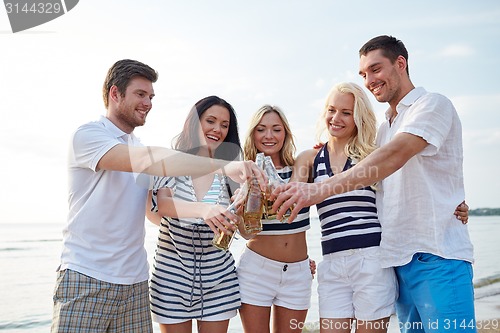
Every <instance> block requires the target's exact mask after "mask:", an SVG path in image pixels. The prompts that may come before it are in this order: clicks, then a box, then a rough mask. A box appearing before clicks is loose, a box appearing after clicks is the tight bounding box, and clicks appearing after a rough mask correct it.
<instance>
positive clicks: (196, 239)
mask: <svg viewBox="0 0 500 333" xmlns="http://www.w3.org/2000/svg"><path fill="white" fill-rule="evenodd" d="M162 187H169V188H171V189H173V191H174V198H177V199H182V200H186V201H191V202H196V201H197V199H196V195H195V192H194V188H193V183H192V180H191V177H189V176H185V177H184V176H183V177H162V178H155V183H154V186H153V209H154V210H157V204H156V199H157V198H156V192H157V190H158V189H159V188H162ZM202 202H205V203H210V204H216V203H219V204H221V205H228V204H229V195H228V192H227V186H226V179H225V177H219V176H218V175H215V177H214V181H213V183H212V185H211V188H210V190H209V191H208V192H207V194H206V195H205V197H204V198H203V200H202ZM213 236H214V233H213V232H212V231H211V230H210V228H209V227H208V226H207V225H206V224H205V223H204V221H203V219H201V218H183V219H178V218H170V217H164V218H162V222H161V226H160V234H159V237H158V243H157V248H156V255H155V262H154V268H153V274H152V277H151V287H150V294H151V311H152V314H153V319H154V320H155V321H156V322H159V323H172V322H183V321H187V320H191V319H198V320H202V319H203V318H205V317H209V316H213V315H217V314H220V313H224V312H227V311H231V310H236V309H238V308H239V307H240V304H241V302H240V295H239V286H238V280H237V276H236V269H235V262H234V259H233V256H232V255H231V252H230V251H221V250H219V249H217V248H215V247H214V246H213V245H212V238H213Z"/></svg>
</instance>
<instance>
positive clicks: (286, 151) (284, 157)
mask: <svg viewBox="0 0 500 333" xmlns="http://www.w3.org/2000/svg"><path fill="white" fill-rule="evenodd" d="M270 112H274V113H276V114H277V115H278V116H279V117H280V119H281V122H282V123H283V128H284V129H285V141H284V142H283V147H282V148H281V150H280V159H281V162H282V163H283V165H288V166H292V165H293V164H294V163H295V157H294V156H295V150H296V149H297V148H296V146H295V142H294V140H293V135H292V131H291V129H290V124H289V123H288V120H287V119H286V116H285V114H284V113H283V111H281V109H280V108H279V107H277V106H271V105H267V104H266V105H264V106H262V107H261V108H260V109H258V110H257V111H256V112H255V113H254V115H253V116H252V118H251V119H250V124H249V126H248V131H247V135H246V138H245V144H244V145H243V155H244V158H245V160H252V161H255V157H256V156H257V153H258V151H257V148H256V147H255V140H254V137H253V133H254V131H255V128H256V127H257V125H259V123H260V121H261V120H262V117H264V115H265V114H267V113H270Z"/></svg>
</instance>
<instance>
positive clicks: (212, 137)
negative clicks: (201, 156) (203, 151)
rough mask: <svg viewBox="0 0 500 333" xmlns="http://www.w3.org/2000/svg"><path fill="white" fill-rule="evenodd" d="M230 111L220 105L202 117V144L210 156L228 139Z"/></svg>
mask: <svg viewBox="0 0 500 333" xmlns="http://www.w3.org/2000/svg"><path fill="white" fill-rule="evenodd" d="M229 120H230V114H229V110H228V109H226V108H225V107H223V106H220V105H213V106H211V107H209V108H208V109H207V110H206V111H205V112H203V114H202V115H201V117H200V141H201V142H200V143H201V145H206V147H207V148H208V151H209V153H210V155H213V153H214V151H215V150H216V149H217V147H219V146H220V145H221V143H222V142H223V141H224V140H225V139H226V136H227V133H228V131H229Z"/></svg>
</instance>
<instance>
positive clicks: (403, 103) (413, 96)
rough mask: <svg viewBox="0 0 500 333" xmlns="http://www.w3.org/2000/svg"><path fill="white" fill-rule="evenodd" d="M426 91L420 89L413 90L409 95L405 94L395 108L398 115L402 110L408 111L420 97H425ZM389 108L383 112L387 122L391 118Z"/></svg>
mask: <svg viewBox="0 0 500 333" xmlns="http://www.w3.org/2000/svg"><path fill="white" fill-rule="evenodd" d="M426 93H427V91H426V90H425V89H424V88H422V87H417V88H413V89H412V90H411V91H410V92H409V93H407V94H406V95H405V96H404V97H403V98H402V99H401V100H400V101H399V103H398V105H397V106H396V109H397V112H398V115H399V114H400V113H401V112H403V111H404V110H406V109H408V108H409V107H410V106H412V105H413V103H415V102H416V101H417V100H418V99H419V98H420V97H422V96H423V95H425V94H426ZM391 113H392V112H391V108H390V107H389V108H388V109H387V111H385V119H387V120H389V119H390V117H391Z"/></svg>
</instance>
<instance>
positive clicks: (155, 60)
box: [0, 0, 500, 223]
mask: <svg viewBox="0 0 500 333" xmlns="http://www.w3.org/2000/svg"><path fill="white" fill-rule="evenodd" d="M382 34H387V35H393V36H395V37H397V38H399V39H401V40H402V41H403V42H404V43H405V45H406V47H407V49H408V51H409V61H408V63H409V68H410V77H411V79H412V82H413V83H414V85H415V86H422V87H424V88H425V89H426V90H428V91H432V92H439V93H441V94H443V95H445V96H447V97H448V98H450V99H451V100H452V102H453V103H454V105H455V107H456V109H457V111H458V113H459V115H460V118H461V120H462V127H463V141H464V176H465V190H466V200H467V202H468V204H469V206H470V207H471V208H482V207H500V200H499V197H500V196H499V194H498V189H499V188H500V176H499V175H498V171H497V170H498V165H499V164H500V154H499V153H500V112H499V111H500V81H499V78H500V66H499V65H498V57H499V54H500V2H499V1H496V0H491V1H487V0H482V1H470V0H468V1H462V0H440V1H435V0H433V1H430V0H421V1H378V2H373V1H334V0H331V1H325V0H315V1H303V0H300V1H299V0H274V1H273V0H253V1H239V0H211V1H201V0H199V1H194V0H193V1H190V0H182V1H181V0H178V1H169V0H167V1H165V0H161V1H160V0H158V1H153V0H149V1H148V0H144V1H130V0H106V1H102V0H82V1H80V2H79V3H78V4H77V6H76V7H74V8H73V9H72V10H71V11H69V12H67V13H66V14H65V15H63V16H61V17H59V18H57V19H55V20H53V21H50V22H48V23H45V24H43V25H40V26H37V27H34V28H31V29H29V30H26V31H23V32H18V33H12V31H11V28H10V25H9V20H8V17H7V14H6V12H5V11H4V10H2V9H1V8H0V50H1V51H0V103H1V104H0V112H1V115H2V122H1V123H0V142H1V145H0V156H2V159H1V163H0V174H1V177H2V180H1V183H0V223H18V222H19V223H20V222H56V223H59V222H64V221H65V219H66V214H67V173H66V158H67V151H68V149H67V148H68V143H69V138H70V135H71V133H72V132H73V131H74V130H75V129H76V128H77V127H78V126H79V125H81V124H83V123H86V122H88V121H92V120H96V119H98V118H99V117H100V115H104V114H105V109H104V106H103V102H102V96H101V87H102V83H103V81H104V77H105V74H106V72H107V70H108V68H109V67H110V66H111V65H112V64H113V63H114V62H115V61H117V60H119V59H124V58H130V59H136V60H139V61H142V62H144V63H147V64H148V65H150V66H151V67H153V68H155V69H156V70H157V71H158V72H159V80H158V81H157V83H155V84H154V89H155V93H156V96H155V98H154V100H153V109H152V110H151V112H150V114H149V115H148V118H147V123H146V125H145V126H143V127H140V128H137V129H136V131H135V133H136V135H137V136H139V137H140V138H141V140H142V142H143V143H144V144H147V145H158V146H166V147H170V144H171V139H172V138H173V137H174V136H175V135H176V134H178V133H179V132H180V130H181V128H182V125H183V123H184V120H185V117H186V115H187V113H188V112H189V110H190V108H191V106H192V105H193V104H194V103H195V102H196V101H198V100H199V99H201V98H203V97H206V96H208V95H218V96H219V97H222V98H224V99H225V100H227V101H228V102H229V103H231V104H232V106H233V107H234V108H235V110H236V113H237V115H238V122H239V129H240V137H241V139H242V140H243V139H244V136H245V134H246V130H247V124H248V122H249V119H250V116H251V115H252V113H253V112H255V111H256V110H257V109H258V108H259V107H260V106H262V105H263V104H272V105H277V106H279V107H280V108H282V109H283V111H284V112H285V113H286V115H287V117H288V120H289V122H290V125H291V127H292V131H293V133H294V137H295V141H296V144H297V150H298V152H300V151H302V150H305V149H308V148H310V147H311V146H312V145H313V144H314V143H315V135H314V134H315V128H316V121H317V119H318V116H319V114H320V112H321V108H322V105H323V103H324V99H325V97H326V94H327V93H328V91H329V89H330V88H331V87H332V86H333V85H334V84H335V83H338V82H341V81H351V82H354V83H357V84H359V85H361V86H362V85H363V82H362V79H361V78H360V77H359V75H358V69H359V68H358V66H359V57H358V50H359V48H360V47H361V46H362V45H363V44H364V43H365V42H366V41H368V40H369V39H371V38H372V37H375V36H378V35H382ZM369 95H370V99H371V101H372V103H373V107H374V109H375V111H376V114H377V118H378V121H379V123H380V122H382V121H383V120H384V119H383V114H384V111H385V110H386V108H387V105H386V104H381V103H378V102H377V101H376V100H375V99H374V98H373V97H372V96H371V94H369ZM110 195H112V194H111V193H110Z"/></svg>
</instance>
